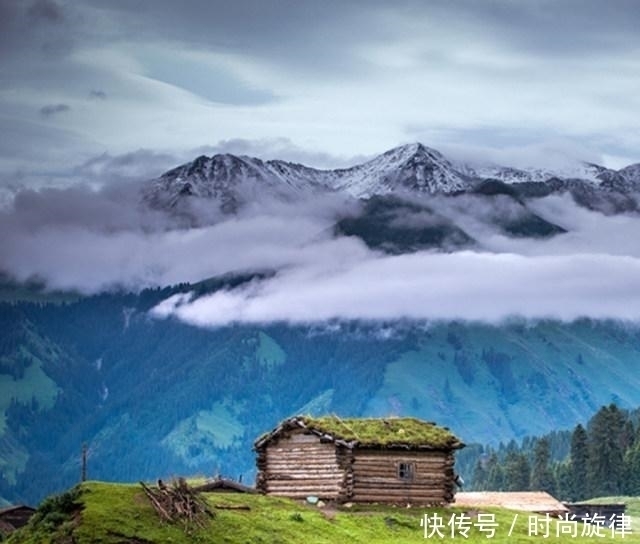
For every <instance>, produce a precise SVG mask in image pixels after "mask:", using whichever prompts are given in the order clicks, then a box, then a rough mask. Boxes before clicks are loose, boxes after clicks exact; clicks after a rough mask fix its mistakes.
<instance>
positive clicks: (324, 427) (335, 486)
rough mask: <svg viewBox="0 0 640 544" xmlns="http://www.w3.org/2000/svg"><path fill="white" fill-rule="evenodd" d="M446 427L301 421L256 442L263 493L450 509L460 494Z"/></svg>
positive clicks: (453, 441) (411, 421)
mask: <svg viewBox="0 0 640 544" xmlns="http://www.w3.org/2000/svg"><path fill="white" fill-rule="evenodd" d="M462 447H464V444H463V443H462V442H461V441H460V440H459V439H458V438H456V437H455V436H454V435H453V434H452V433H451V432H450V431H449V430H448V429H447V428H446V427H439V426H437V425H435V424H434V423H431V422H426V421H422V420H419V419H415V418H360V419H342V418H339V417H337V416H325V417H317V418H314V417H308V416H296V417H292V418H289V419H287V420H285V421H283V422H282V423H280V424H279V425H278V426H277V427H276V428H275V429H274V430H272V431H271V432H269V433H266V434H264V435H262V436H261V437H260V438H258V439H257V440H256V442H255V444H254V450H255V451H256V454H257V469H258V472H257V475H256V488H257V489H258V491H260V492H262V493H265V494H270V495H278V496H283V497H290V498H295V499H301V498H306V497H309V496H314V497H317V498H319V499H323V500H331V501H336V502H340V503H344V502H358V503H374V502H375V503H392V504H419V505H444V504H448V503H451V502H453V500H454V494H455V489H456V474H455V472H454V452H455V450H457V449H460V448H462Z"/></svg>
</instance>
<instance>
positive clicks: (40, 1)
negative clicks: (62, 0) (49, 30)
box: [27, 0, 64, 23]
mask: <svg viewBox="0 0 640 544" xmlns="http://www.w3.org/2000/svg"><path fill="white" fill-rule="evenodd" d="M27 13H28V15H29V17H30V18H31V19H32V21H35V22H39V21H46V22H50V23H59V22H61V21H62V20H63V19H64V14H63V11H62V8H61V7H60V5H58V4H57V3H56V2H53V1H52V0H36V1H35V2H33V3H32V4H31V5H30V6H29V8H28V10H27Z"/></svg>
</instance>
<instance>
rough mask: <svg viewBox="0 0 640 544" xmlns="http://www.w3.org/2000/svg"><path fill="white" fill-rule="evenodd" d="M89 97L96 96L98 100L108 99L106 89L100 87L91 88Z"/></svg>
mask: <svg viewBox="0 0 640 544" xmlns="http://www.w3.org/2000/svg"><path fill="white" fill-rule="evenodd" d="M89 98H94V99H97V100H106V99H107V93H105V92H104V91H101V90H99V89H91V90H90V91H89Z"/></svg>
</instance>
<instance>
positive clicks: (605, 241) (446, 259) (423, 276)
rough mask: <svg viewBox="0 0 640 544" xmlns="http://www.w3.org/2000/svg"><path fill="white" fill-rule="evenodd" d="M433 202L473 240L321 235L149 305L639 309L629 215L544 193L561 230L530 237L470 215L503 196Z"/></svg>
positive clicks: (303, 317) (206, 317) (216, 315)
mask: <svg viewBox="0 0 640 544" xmlns="http://www.w3.org/2000/svg"><path fill="white" fill-rule="evenodd" d="M478 204H479V202H476V203H475V204H474V206H475V207H477V205H478ZM433 206H435V207H436V209H438V211H439V212H440V213H442V214H443V215H447V212H449V213H451V212H454V213H455V214H456V215H457V220H458V223H459V224H462V225H463V226H465V227H467V228H469V231H470V232H473V234H474V236H476V237H477V238H478V239H479V241H480V244H481V247H482V250H480V251H476V252H470V251H464V252H457V253H450V254H443V253H433V252H418V253H414V254H411V255H400V256H381V255H379V254H375V253H370V252H364V253H363V252H360V253H358V254H353V255H352V256H350V258H346V259H345V258H344V256H343V257H342V258H337V256H336V255H334V254H333V253H332V252H333V249H334V248H333V247H331V246H329V245H325V246H324V247H322V248H320V247H318V248H317V249H316V251H315V259H314V260H312V261H306V262H304V263H298V265H297V266H295V267H289V268H287V269H285V270H282V271H281V272H280V273H279V274H278V275H277V276H275V277H274V278H269V279H267V280H264V281H263V282H261V283H255V284H252V285H251V286H249V287H246V288H239V289H235V290H231V291H225V292H218V293H215V294H213V295H211V296H206V297H202V298H199V299H196V300H190V299H185V298H183V299H180V300H178V299H169V300H167V301H165V302H163V303H162V304H160V305H159V306H158V307H157V308H156V309H155V310H154V312H153V313H154V315H156V316H157V317H166V316H169V315H172V316H176V317H178V318H179V319H182V320H184V321H186V322H189V323H192V324H196V325H199V326H220V325H226V324H229V323H234V322H240V323H263V322H274V321H283V322H292V323H312V322H322V321H327V320H334V319H338V320H342V319H346V320H349V319H358V320H382V321H384V320H394V319H416V320H437V319H443V320H449V319H466V320H482V321H491V322H497V321H501V320H504V319H507V318H510V317H514V316H519V317H525V318H531V319H543V318H555V319H562V320H574V319H577V318H580V317H591V318H597V319H608V318H612V319H623V320H635V321H637V320H638V319H640V310H639V308H640V306H638V303H639V302H640V283H639V282H640V280H639V279H638V278H639V277H640V276H639V275H638V274H639V272H640V242H639V241H638V240H637V239H635V238H633V237H630V236H628V233H629V232H635V230H636V229H637V228H639V227H640V218H639V217H638V216H637V215H618V216H604V215H602V214H599V213H595V212H591V211H588V210H585V209H582V208H579V207H577V206H576V205H575V203H574V202H573V201H572V200H571V199H570V197H550V198H547V199H544V200H541V201H540V202H539V203H538V204H537V205H536V206H535V208H536V211H538V212H539V213H540V214H541V215H542V216H546V217H547V218H549V219H550V220H553V221H554V222H556V223H558V224H560V225H562V226H563V227H565V228H567V229H569V232H568V233H566V234H562V235H558V236H555V237H553V238H551V239H545V240H532V239H514V238H510V237H507V236H505V235H504V234H503V233H501V232H499V231H498V230H496V229H495V228H493V227H491V226H489V225H487V224H483V223H482V222H481V221H479V219H478V217H483V216H486V215H487V214H490V213H494V214H495V213H496V212H498V211H499V210H498V208H499V207H500V206H502V207H503V208H504V206H506V204H502V205H500V204H498V208H492V209H487V210H485V211H482V210H480V211H478V210H477V209H476V210H475V211H474V212H473V214H472V215H467V216H466V218H465V217H460V214H459V213H458V212H459V211H460V210H457V211H456V210H452V209H450V210H448V211H447V210H446V208H445V207H446V200H442V201H441V202H439V203H433ZM507 208H508V206H507ZM506 211H507V212H508V211H509V210H508V209H507V210H506Z"/></svg>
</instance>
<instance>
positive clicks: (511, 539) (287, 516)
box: [9, 482, 640, 544]
mask: <svg viewBox="0 0 640 544" xmlns="http://www.w3.org/2000/svg"><path fill="white" fill-rule="evenodd" d="M204 496H205V497H206V500H207V501H208V504H209V505H210V507H211V508H212V509H213V510H214V512H215V517H214V518H213V519H211V520H210V521H209V522H208V525H207V527H206V528H204V529H197V528H194V527H185V526H182V525H169V524H167V523H161V522H160V520H159V518H158V516H157V515H156V513H155V511H154V510H153V508H152V507H151V505H150V503H149V501H148V500H147V498H146V496H145V495H144V493H143V492H142V489H141V487H140V486H139V485H132V484H110V483H103V482H87V483H85V484H83V485H82V486H80V487H78V488H74V489H72V490H70V491H68V492H67V493H65V494H64V495H63V496H60V497H58V498H56V499H48V500H46V501H45V502H44V503H43V504H42V505H41V507H40V509H39V511H38V514H37V515H36V516H35V517H34V518H33V519H32V522H31V524H30V525H28V526H27V527H25V528H24V529H22V530H20V531H18V532H16V533H14V534H13V535H12V537H11V538H10V539H9V542H10V543H12V544H19V543H20V544H27V543H29V544H47V543H51V544H57V543H67V542H74V543H76V544H94V543H102V544H123V543H136V544H150V543H161V542H162V543H165V542H171V543H174V544H181V543H184V544H187V543H192V542H196V543H202V544H208V543H211V544H213V543H230V544H231V543H247V542H253V543H262V544H271V543H273V544H276V543H278V544H287V543H296V544H298V543H300V542H305V543H310V544H312V543H327V544H329V543H332V544H333V543H336V542H350V543H356V544H357V543H363V544H365V543H366V544H376V543H387V542H424V541H425V540H436V541H459V540H464V541H466V542H471V543H479V542H486V541H487V540H490V541H491V542H494V543H498V544H500V543H507V542H508V543H522V544H524V543H529V542H530V543H534V542H539V541H541V540H542V539H543V536H542V534H538V535H534V534H531V535H530V534H529V523H528V521H529V520H528V515H527V514H524V513H522V512H514V511H509V510H502V509H488V510H486V511H482V512H477V511H474V512H468V511H465V510H464V509H462V508H456V507H451V508H424V507H413V508H403V507H392V506H379V505H377V506H360V505H356V506H353V507H352V508H346V507H339V508H334V507H329V506H326V507H324V508H318V507H316V506H310V505H307V504H305V503H302V502H295V501H291V500H288V499H280V498H273V497H264V496H260V495H242V494H229V493H207V494H204ZM240 505H242V506H245V507H248V510H247V509H245V510H239V509H235V510H234V509H225V508H220V507H229V506H240ZM479 513H480V514H483V515H484V514H490V515H493V516H495V518H494V519H495V523H496V524H497V525H496V526H495V535H494V536H493V537H491V538H489V534H490V533H488V532H486V531H482V530H481V529H482V527H481V525H480V524H481V522H482V521H483V518H481V517H478V514H479ZM425 515H426V516H428V518H429V520H430V521H433V520H435V519H438V518H439V519H442V521H443V527H442V529H441V533H442V535H443V536H440V535H439V534H438V533H434V534H433V535H431V536H428V537H425V528H424V526H422V525H421V522H422V521H423V520H424V519H425ZM463 515H464V516H469V517H468V518H466V519H469V522H470V525H471V527H470V529H469V532H468V538H464V537H463V536H462V534H461V532H460V531H459V530H458V528H454V536H453V537H452V536H451V528H450V527H449V526H448V523H449V521H450V520H451V519H452V516H455V518H454V519H463V518H462V516H463ZM516 515H517V518H516ZM514 519H516V522H515V525H514V527H513V529H512V524H513V522H514ZM484 528H485V529H486V527H484ZM427 529H429V524H427ZM557 530H558V526H557V525H556V523H555V522H552V523H551V525H550V531H549V538H545V539H544V540H545V541H551V542H566V541H567V539H568V538H569V539H570V540H571V542H575V543H576V544H580V543H583V542H590V541H592V540H593V538H594V537H587V536H585V537H580V536H578V537H575V538H572V537H569V536H567V535H561V536H560V537H558V536H557ZM510 531H511V535H510V536H509V532H510ZM604 533H605V535H606V536H605V537H603V538H598V541H599V542H603V543H604V542H616V541H619V540H622V536H621V535H615V536H612V535H611V532H610V531H609V530H606V531H604ZM578 534H580V528H579V529H578ZM624 541H625V542H627V543H638V542H640V536H638V535H636V534H631V535H625V537H624Z"/></svg>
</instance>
